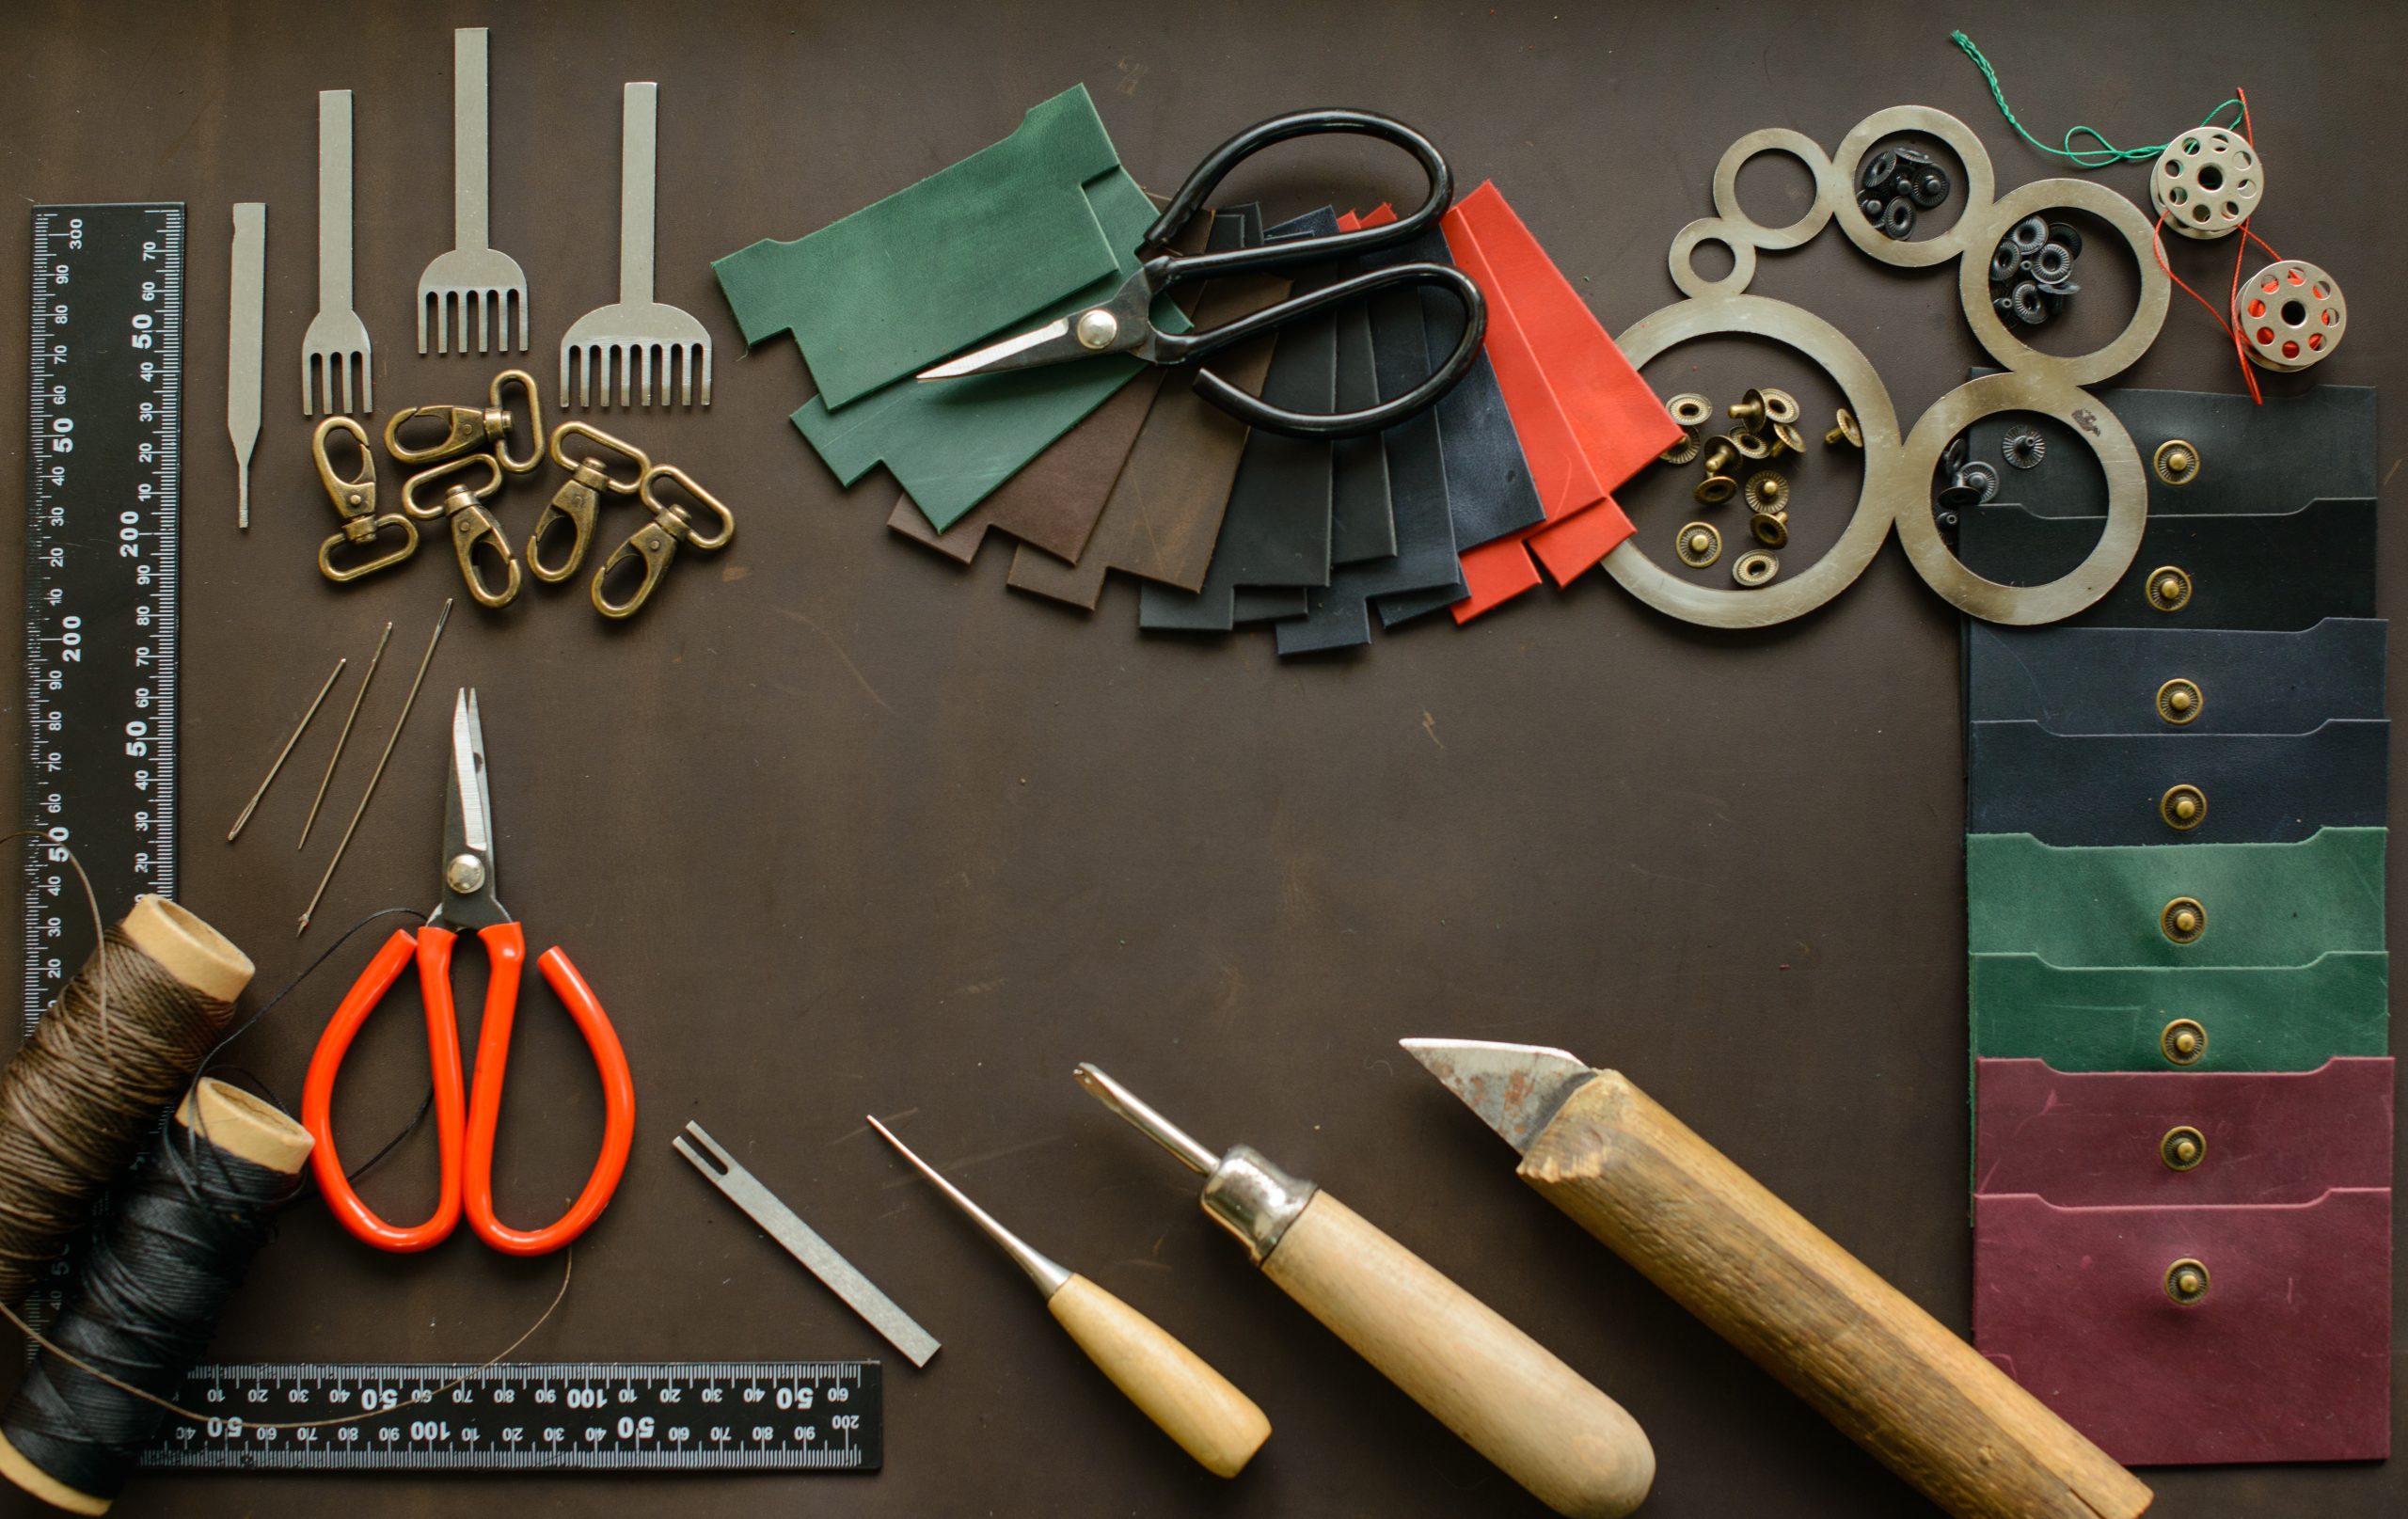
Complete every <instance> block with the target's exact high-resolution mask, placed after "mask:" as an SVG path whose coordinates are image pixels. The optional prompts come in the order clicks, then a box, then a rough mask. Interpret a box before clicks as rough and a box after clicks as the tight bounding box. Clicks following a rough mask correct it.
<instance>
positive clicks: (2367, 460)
mask: <svg viewBox="0 0 2408 1519" xmlns="http://www.w3.org/2000/svg"><path fill="white" fill-rule="evenodd" d="M1980 372H1982V371H1976V373H1980ZM2093 393H2094V394H2096V395H2097V396H2098V397H2099V400H2100V401H2101V402H2103V403H2105V404H2106V406H2107V408H2108V410H2110V411H2112V412H2114V413H2115V418H2116V419H2117V420H2118V421H2120V422H2122V423H2123V424H2124V430H2125V431H2126V432H2128V433H2130V434H2131V436H2132V443H2133V446H2134V447H2136V448H2138V449H2139V450H2140V454H2141V459H2142V461H2143V467H2144V469H2147V474H2148V509H2149V514H2150V515H2152V516H2159V515H2184V516H2214V515H2222V514H2228V513H2236V512H2248V513H2265V512H2288V511H2289V510H2290V509H2292V508H2293V507H2298V506H2305V505H2306V504H2307V503H2308V502H2310V501H2313V500H2316V499H2318V498H2322V497H2334V498H2363V497H2370V496H2372V495H2374V494H2375V418H2374V403H2375V393H2374V390H2373V388H2371V387H2368V386H2354V385H2324V386H2318V387H2316V388H2314V389H2312V390H2308V391H2305V392H2304V393H2302V394H2299V395H2295V396H2273V395H2270V396H2268V397H2267V398H2266V403H2265V404H2264V405H2262V406H2260V405H2257V404H2256V403H2253V402H2252V401H2251V400H2250V399H2249V398H2248V397H2247V396H2245V395H2234V394H2225V393H2221V392H2216V393H2210V392H2203V391H2196V390H2138V389H2134V390H2099V391H2095V392H2093ZM2015 426H2031V427H2034V428H2036V429H2037V430H2038V431H2039V432H2040V434H2041V435H2042V436H2043V437H2044V438H2046V439H2047V444H2048V452H2047V454H2046V456H2045V457H2043V458H2042V460H2041V462H2040V464H2039V466H2038V467H2036V468H2032V469H2016V468H2012V467H2005V466H2004V463H2003V461H2002V460H2001V458H2000V456H1999V443H2000V440H2001V439H2002V438H2004V436H2005V434H2006V431H2007V429H2008V428H2010V427H2015ZM2169 438H2183V439H2187V440H2188V441H2189V442H2190V443H2191V444H2192V446H2193V447H2194V448H2196V449H2197V450H2198V451H2199V458H2200V460H2201V467H2200V470H2199V473H2198V476H2197V478H2195V479H2194V480H2193V481H2192V482H2191V483H2189V484H2187V485H2168V484H2166V483H2164V482H2163V481H2162V480H2160V479H2159V478H2158V476H2157V472H2156V471H2155V470H2154V469H2149V468H2148V466H2147V461H2148V460H2150V459H2151V458H2152V457H2153V456H2154V455H2155V454H2156V452H2157V449H2158V445H2160V444H2162V443H2163V442H2165V441H2166V440H2167V439H2169ZM1967 442H1968V445H1969V446H1970V448H1971V451H1972V452H1971V456H1972V458H1976V459H1982V460H1986V461H1988V463H1989V464H1990V465H1991V466H1992V467H1995V468H1997V469H1998V472H1999V486H2000V489H1999V494H1998V496H1997V497H1996V499H1997V500H2000V501H2014V502H2017V503H2019V504H2020V505H2023V506H2027V507H2030V508H2031V509H2032V511H2033V512H2034V513H2035V514H2037V515H2040V516H2083V517H2086V516H2099V515H2103V514H2105V512H2106V510H2107V483H2106V479H2105V477H2104V476H2103V475H2101V474H2100V473H2099V466H2098V465H2097V464H2096V463H2095V462H2094V461H2093V460H2092V459H2091V457H2090V447H2089V445H2088V444H2087V443H2086V442H2084V441H2083V439H2082V438H2081V437H2080V436H2079V435H2076V434H2075V433H2073V432H2072V431H2070V430H2068V429H2067V428H2065V427H2064V426H2063V425H2062V424H2060V423H2055V422H2044V421H2043V420H2042V419H2037V418H2034V417H2031V416H2026V415H2021V414H2018V413H2012V412H2008V413H2002V414H2000V415H1999V416H1996V417H1986V418H1984V419H1982V420H1980V421H1978V422H1975V423H1974V424H1973V425H1972V429H1971V432H1970V435H1969V436H1968V438H1967Z"/></svg>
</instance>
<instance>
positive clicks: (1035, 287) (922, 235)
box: [711, 85, 1152, 408]
mask: <svg viewBox="0 0 2408 1519" xmlns="http://www.w3.org/2000/svg"><path fill="white" fill-rule="evenodd" d="M1119 169H1120V157H1119V155H1118V154H1117V153H1116V152H1115V151H1114V150H1113V147H1112V138H1111V137H1110V136H1109V135H1108V134H1106V133H1105V132H1104V130H1103V122H1102V121H1101V119H1099V118H1098V117H1097V116H1096V113H1095V102H1093V101H1092V100H1090V99H1088V97H1087V91H1086V87H1085V85H1074V86H1072V87H1070V88H1069V89H1066V90H1064V91H1063V92H1062V93H1061V94H1059V95H1056V96H1054V98H1053V99H1052V100H1050V101H1047V102H1045V103H1042V104H1040V105H1037V106H1034V107H1032V108H1031V109H1030V110H1029V112H1028V115H1027V116H1026V117H1025V118H1024V119H1022V121H1021V124H1020V126H1019V128H1018V129H1017V130H1015V131H1014V132H1013V133H1012V134H1011V135H1010V136H1008V137H1006V138H1005V139H1004V140H1003V141H1001V142H998V143H995V144H992V145H991V146H990V147H987V148H983V149H980V150H978V151H977V152H974V153H972V154H971V155H970V156H969V157H967V158H965V159H963V160H961V161H960V162H959V163H958V164H955V165H953V166H951V167H949V168H944V169H941V170H939V171H938V172H936V173H934V174H931V175H929V176H928V177H927V179H925V180H922V181H921V182H919V183H917V184H914V185H912V186H911V187H910V188H908V189H904V190H898V191H896V192H895V194H893V195H891V196H888V197H887V198H885V199H883V200H880V201H878V202H876V203H875V204H873V205H869V206H865V207H863V209H861V210H860V211H857V212H854V213H853V214H851V215H849V216H847V217H845V218H844V219H843V220H841V221H835V222H831V223H830V224H829V225H827V226H825V227H823V228H821V229H819V230H817V231H816V232H813V233H811V234H810V235H809V236H807V237H802V238H799V239H797V240H795V241H794V242H791V243H780V242H776V241H773V240H768V239H764V240H763V241H761V242H758V243H755V244H753V245H752V246H750V247H746V248H739V249H738V250H737V251H736V252H734V253H731V254H729V255H728V256H727V257H726V258H724V259H721V260H720V261H718V262H716V263H714V264H712V265H711V269H712V271H713V272H714V273H716V274H717V275H718V276H719V282H720V289H721V291H722V292H724V293H726V295H727V304H728V307H729V309H732V310H733V311H734V312H735V313H736V322H737V326H739V327H741V328H743V329H744V340H745V341H746V342H747V343H757V342H759V341H760V340H762V339H764V338H768V337H770V336H772V335H774V334H776V333H779V332H792V333H793V334H794V340H795V342H796V343H797V344H798V345H800V347H801V349H802V355H803V358H804V360H805V361H806V362H808V363H809V364H810V366H811V376H812V378H813V379H814V380H815V381H816V382H817V384H818V387H819V396H820V399H821V400H823V401H825V402H826V403H828V404H829V405H830V406H832V407H835V408H842V407H843V406H845V405H846V404H847V403H850V402H853V401H855V400H858V399H860V398H861V397H863V396H865V395H867V394H868V393H869V392H871V391H873V390H875V389H877V388H879V387H880V386H883V385H887V384H889V383H891V382H893V381H895V380H898V379H901V378H903V377H904V376H906V375H909V374H912V373H916V372H918V371H920V370H923V369H926V368H927V366H929V365H930V364H933V363H935V362H937V361H938V360H940V359H942V358H944V357H946V356H949V355H951V354H954V353H956V352H958V351H959V350H961V349H964V348H967V347H969V346H970V345H971V344H973V343H974V342H977V341H978V340H980V339H982V338H987V337H991V336H994V335H996V334H998V333H1000V332H1001V331H1002V330H1003V329H1004V328H1006V327H1007V326H1011V325H1013V324H1017V323H1021V322H1022V321H1024V320H1026V319H1027V318H1028V317H1029V315H1030V314H1031V313H1032V312H1036V311H1040V310H1043V309H1047V308H1049V307H1052V306H1054V304H1056V303H1057V302H1060V301H1062V300H1064V299H1066V298H1068V297H1069V295H1071V294H1072V293H1075V292H1077V291H1080V290H1082V289H1085V287H1086V286H1088V285H1091V284H1094V283H1095V282H1096V281H1098V280H1100V279H1102V278H1103V277H1106V276H1108V275H1110V274H1111V273H1112V272H1113V270H1114V267H1115V266H1116V264H1117V254H1118V253H1119V251H1120V247H1121V245H1122V244H1120V243H1116V242H1114V241H1113V240H1111V239H1108V238H1106V237H1105V235H1104V229H1103V228H1102V227H1101V225H1100V224H1099V223H1098V221H1097V217H1096V214H1095V211H1094V209H1093V208H1092V207H1091V206H1090V205H1089V204H1088V198H1087V194H1086V186H1087V185H1088V184H1089V183H1090V182H1094V181H1096V180H1099V179H1101V178H1102V177H1103V176H1105V175H1109V174H1116V173H1117V172H1118V171H1119ZM1147 220H1149V221H1150V220H1152V218H1151V217H1150V216H1149V217H1148V218H1147ZM1139 230H1140V231H1143V230H1144V229H1143V227H1140V228H1139Z"/></svg>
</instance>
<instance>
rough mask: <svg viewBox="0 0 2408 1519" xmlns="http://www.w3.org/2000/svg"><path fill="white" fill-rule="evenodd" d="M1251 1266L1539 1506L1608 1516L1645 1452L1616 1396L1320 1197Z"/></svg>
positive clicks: (1628, 1500)
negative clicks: (1533, 1497)
mask: <svg viewBox="0 0 2408 1519" xmlns="http://www.w3.org/2000/svg"><path fill="white" fill-rule="evenodd" d="M1262 1271H1263V1274H1264V1275H1266V1276H1268V1277H1270V1278H1271V1279H1272V1280H1273V1281H1275V1282H1276V1283H1278V1284H1279V1286H1280V1288H1281V1289H1282V1290H1285V1291H1286V1292H1287V1294H1288V1295H1289V1296H1290V1297H1291V1298H1294V1299H1295V1300H1296V1301H1297V1302H1298V1303H1300V1304H1302V1305H1304V1307H1305V1311H1306V1312H1307V1313H1309V1314H1311V1315H1312V1316H1313V1317H1314V1318H1316V1319H1319V1320H1320V1321H1322V1322H1323V1323H1324V1324H1327V1325H1328V1326H1329V1327H1330V1329H1331V1330H1332V1331H1333V1332H1335V1333H1336V1334H1337V1336H1338V1337H1339V1338H1340V1339H1342V1340H1344V1341H1346V1343H1347V1344H1349V1345H1351V1346H1353V1347H1354V1348H1355V1353H1356V1354H1358V1355H1360V1356H1362V1357H1363V1359H1365V1360H1367V1361H1369V1362H1370V1363H1371V1364H1372V1365H1373V1366H1375V1367H1377V1368H1379V1369H1380V1371H1381V1373H1382V1374H1383V1375H1385V1376H1386V1378H1387V1379H1388V1380H1389V1381H1390V1382H1393V1383H1395V1384H1396V1385H1398V1386H1400V1387H1402V1388H1403V1389H1404V1391H1405V1392H1406V1393H1407V1394H1408V1395H1409V1396H1410V1397H1411V1398H1412V1399H1413V1400H1414V1401H1415V1402H1418V1403H1419V1404H1420V1405H1421V1406H1422V1407H1424V1408H1426V1409H1428V1410H1429V1411H1430V1412H1431V1413H1433V1414H1434V1415H1436V1416H1437V1417H1438V1419H1439V1422H1441V1423H1443V1424H1445V1425H1446V1426H1447V1428H1449V1429H1450V1430H1452V1431H1454V1432H1456V1433H1457V1434H1459V1435H1462V1436H1463V1437H1464V1439H1465V1441H1466V1442H1468V1443H1469V1444H1470V1446H1471V1448H1473V1449H1475V1450H1477V1451H1479V1452H1480V1453H1481V1455H1483V1456H1486V1457H1487V1458H1488V1459H1489V1460H1490V1461H1493V1462H1495V1463H1496V1464H1497V1466H1498V1467H1499V1468H1500V1469H1501V1470H1503V1471H1504V1473H1505V1474H1506V1475H1507V1476H1509V1477H1511V1478H1513V1480H1515V1481H1517V1482H1519V1483H1521V1484H1522V1485H1523V1486H1524V1487H1526V1488H1528V1489H1529V1490H1530V1492H1531V1493H1532V1494H1534V1495H1537V1497H1538V1499H1539V1500H1540V1501H1541V1502H1543V1503H1545V1505H1546V1506H1547V1507H1548V1508H1550V1509H1553V1510H1554V1511H1556V1512H1558V1513H1561V1514H1571V1515H1576V1516H1579V1519H1620V1516H1621V1515H1623V1514H1626V1513H1628V1512H1629V1511H1631V1510H1633V1509H1635V1508H1637V1507H1639V1502H1640V1499H1641V1498H1644V1497H1645V1496H1646V1495H1647V1489H1648V1487H1649V1485H1650V1484H1651V1483H1653V1482H1654V1481H1655V1479H1656V1451H1655V1448H1653V1447H1651V1446H1650V1445H1649V1444H1648V1443H1647V1435H1646V1433H1645V1432H1644V1431H1642V1430H1640V1427H1639V1423H1638V1421H1637V1420H1636V1419H1633V1418H1632V1417H1631V1416H1630V1415H1629V1414H1628V1413H1626V1412H1624V1409H1623V1406H1622V1405H1621V1404H1620V1403H1617V1402H1615V1401H1614V1400H1612V1399H1610V1398H1608V1397H1607V1396H1606V1395H1605V1394H1604V1393H1602V1392H1599V1391H1598V1390H1597V1389H1596V1388H1595V1387H1593V1386H1592V1385H1589V1383H1588V1382H1587V1381H1585V1380H1584V1379H1583V1378H1582V1377H1581V1376H1580V1374H1579V1373H1578V1372H1576V1371H1575V1370H1573V1369H1571V1368H1570V1367H1568V1366H1566V1365H1564V1364H1563V1363H1562V1362H1561V1361H1560V1360H1558V1359H1557V1358H1556V1357H1555V1355H1554V1353H1552V1352H1550V1351H1548V1350H1547V1349H1546V1347H1545V1346H1544V1345H1541V1344H1540V1343H1539V1342H1538V1341H1536V1340H1534V1339H1532V1338H1531V1337H1529V1336H1528V1335H1526V1334H1524V1333H1522V1332H1521V1331H1520V1330H1519V1329H1516V1328H1514V1327H1513V1325H1512V1324H1511V1323H1508V1322H1507V1321H1505V1320H1504V1318H1503V1317H1502V1316H1500V1315H1499V1314H1498V1313H1497V1310H1495V1309H1494V1308H1491V1307H1490V1306H1489V1305H1487V1304H1485V1303H1482V1302H1481V1301H1480V1299H1478V1298H1476V1297H1474V1296H1472V1295H1471V1294H1470V1293H1469V1292H1466V1291H1465V1290H1463V1289H1462V1288H1460V1287H1457V1286H1456V1285H1455V1284H1454V1283H1453V1282H1451V1281H1450V1280H1448V1279H1447V1277H1446V1276H1445V1275H1444V1274H1441V1273H1440V1272H1438V1271H1437V1270H1436V1269H1435V1268H1434V1267H1433V1266H1432V1265H1431V1264H1430V1263H1429V1262H1428V1261H1426V1260H1423V1259H1422V1258H1420V1257H1419V1256H1417V1255H1415V1254H1414V1253H1413V1252H1412V1251H1410V1250H1407V1249H1406V1248H1405V1247H1404V1246H1402V1245H1401V1244H1399V1243H1397V1242H1395V1241H1394V1240H1391V1239H1389V1238H1388V1237H1387V1236H1386V1234H1383V1233H1382V1232H1380V1230H1379V1229H1378V1227H1376V1226H1373V1225H1372V1224H1371V1223H1370V1222H1369V1221H1368V1220H1366V1219H1365V1218H1363V1217H1362V1215H1360V1214H1359V1213H1356V1212H1355V1210H1353V1209H1351V1208H1349V1207H1347V1206H1346V1205H1345V1204H1344V1203H1341V1202H1339V1200H1338V1199H1337V1198H1335V1197H1333V1196H1331V1195H1329V1194H1328V1193H1326V1192H1317V1193H1315V1194H1314V1195H1313V1197H1312V1200H1311V1201H1310V1202H1308V1203H1307V1204H1306V1205H1305V1210H1304V1211H1303V1212H1302V1213H1300V1214H1298V1215H1297V1217H1296V1220H1295V1222H1294V1223H1292V1224H1291V1225H1289V1226H1288V1231H1287V1233H1286V1234H1285V1235H1283V1236H1282V1237H1281V1238H1280V1241H1279V1244H1278V1247H1277V1248H1276V1249H1275V1250H1273V1251H1272V1252H1271V1255H1270V1258H1268V1259H1266V1260H1264V1261H1263V1263H1262Z"/></svg>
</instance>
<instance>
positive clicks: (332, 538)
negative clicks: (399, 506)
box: [318, 512, 418, 585]
mask: <svg viewBox="0 0 2408 1519" xmlns="http://www.w3.org/2000/svg"><path fill="white" fill-rule="evenodd" d="M355 525H360V526H365V527H367V528H368V534H367V538H366V539H355V537H354V535H353V534H352V532H351V531H350V528H351V527H353V526H355ZM388 528H394V529H399V530H400V531H401V534H402V546H400V547H399V548H396V549H393V550H391V551H390V552H388V553H383V554H378V555H377V556H375V557H374V558H372V559H371V560H369V561H368V562H365V563H361V564H354V565H352V566H351V567H350V568H349V569H337V568H336V567H335V550H336V549H338V548H340V547H341V546H343V545H344V544H347V543H352V542H355V541H357V542H367V541H372V540H373V539H374V538H375V537H376V535H377V534H378V533H381V532H383V531H384V530H386V529H388ZM417 552H418V524H417V523H415V522H412V521H411V520H410V519H409V518H407V517H405V516H404V515H402V514H400V513H398V512H388V513H386V514H383V515H382V516H376V517H358V518H355V519H354V520H353V522H351V523H346V524H345V525H344V530H343V531H341V532H335V533H329V534H327V535H326V541H325V543H322V544H320V545H319V546H318V573H320V574H321V575H324V576H325V578H327V579H329V580H332V581H333V582H334V583H335V584H337V585H346V584H348V583H350V582H351V581H353V580H356V579H359V578H362V577H364V576H370V575H373V574H375V573H376V572H377V571H378V570H382V569H389V568H391V567H392V566H393V565H396V564H399V563H400V562H402V561H404V560H405V559H407V558H409V557H410V556H411V555H412V554H415V553H417Z"/></svg>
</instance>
